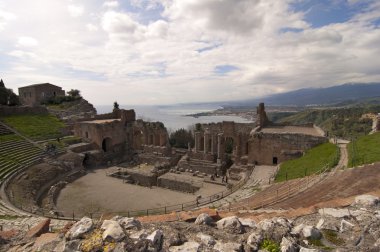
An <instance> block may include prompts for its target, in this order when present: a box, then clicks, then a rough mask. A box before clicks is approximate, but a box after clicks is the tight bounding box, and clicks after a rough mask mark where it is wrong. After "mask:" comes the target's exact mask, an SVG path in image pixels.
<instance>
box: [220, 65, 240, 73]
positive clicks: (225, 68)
mask: <svg viewBox="0 0 380 252" xmlns="http://www.w3.org/2000/svg"><path fill="white" fill-rule="evenodd" d="M236 70H239V68H238V67H236V66H233V65H219V66H216V67H215V69H214V73H216V74H217V75H225V74H227V73H230V72H233V71H236Z"/></svg>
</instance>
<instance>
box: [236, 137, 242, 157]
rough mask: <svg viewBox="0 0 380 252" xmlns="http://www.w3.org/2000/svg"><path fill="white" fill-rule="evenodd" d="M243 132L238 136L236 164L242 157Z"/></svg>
mask: <svg viewBox="0 0 380 252" xmlns="http://www.w3.org/2000/svg"><path fill="white" fill-rule="evenodd" d="M241 142H242V141H241V134H239V135H238V136H237V138H236V152H235V162H236V164H240V158H241V149H242V147H241Z"/></svg>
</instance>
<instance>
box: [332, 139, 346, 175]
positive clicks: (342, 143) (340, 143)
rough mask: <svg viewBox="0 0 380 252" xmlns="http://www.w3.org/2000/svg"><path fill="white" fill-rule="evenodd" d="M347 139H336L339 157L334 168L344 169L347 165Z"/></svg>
mask: <svg viewBox="0 0 380 252" xmlns="http://www.w3.org/2000/svg"><path fill="white" fill-rule="evenodd" d="M348 143H349V141H346V140H342V139H338V140H337V143H336V144H337V145H338V146H339V149H340V159H339V163H338V165H337V166H336V167H335V169H334V170H341V169H345V168H347V166H348V151H347V144H348Z"/></svg>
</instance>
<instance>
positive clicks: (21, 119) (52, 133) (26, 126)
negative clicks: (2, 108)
mask: <svg viewBox="0 0 380 252" xmlns="http://www.w3.org/2000/svg"><path fill="white" fill-rule="evenodd" d="M2 120H3V121H4V122H5V123H6V124H8V125H9V126H11V127H12V128H14V129H16V130H17V131H18V132H19V133H21V134H22V135H24V136H26V137H29V138H31V139H33V140H44V139H49V138H57V137H59V136H61V135H62V129H63V128H64V127H65V124H64V123H63V122H62V121H60V120H59V119H58V118H57V117H55V116H52V115H15V116H7V117H4V118H2Z"/></svg>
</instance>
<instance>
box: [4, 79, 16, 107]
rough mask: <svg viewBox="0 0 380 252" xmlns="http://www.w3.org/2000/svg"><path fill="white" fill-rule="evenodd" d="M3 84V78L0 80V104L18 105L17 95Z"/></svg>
mask: <svg viewBox="0 0 380 252" xmlns="http://www.w3.org/2000/svg"><path fill="white" fill-rule="evenodd" d="M1 84H2V85H1ZM3 85H4V82H3V80H1V82H0V105H9V106H15V105H19V104H20V102H19V99H18V96H17V95H16V94H15V93H13V90H12V89H8V88H6V87H5V86H3Z"/></svg>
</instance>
